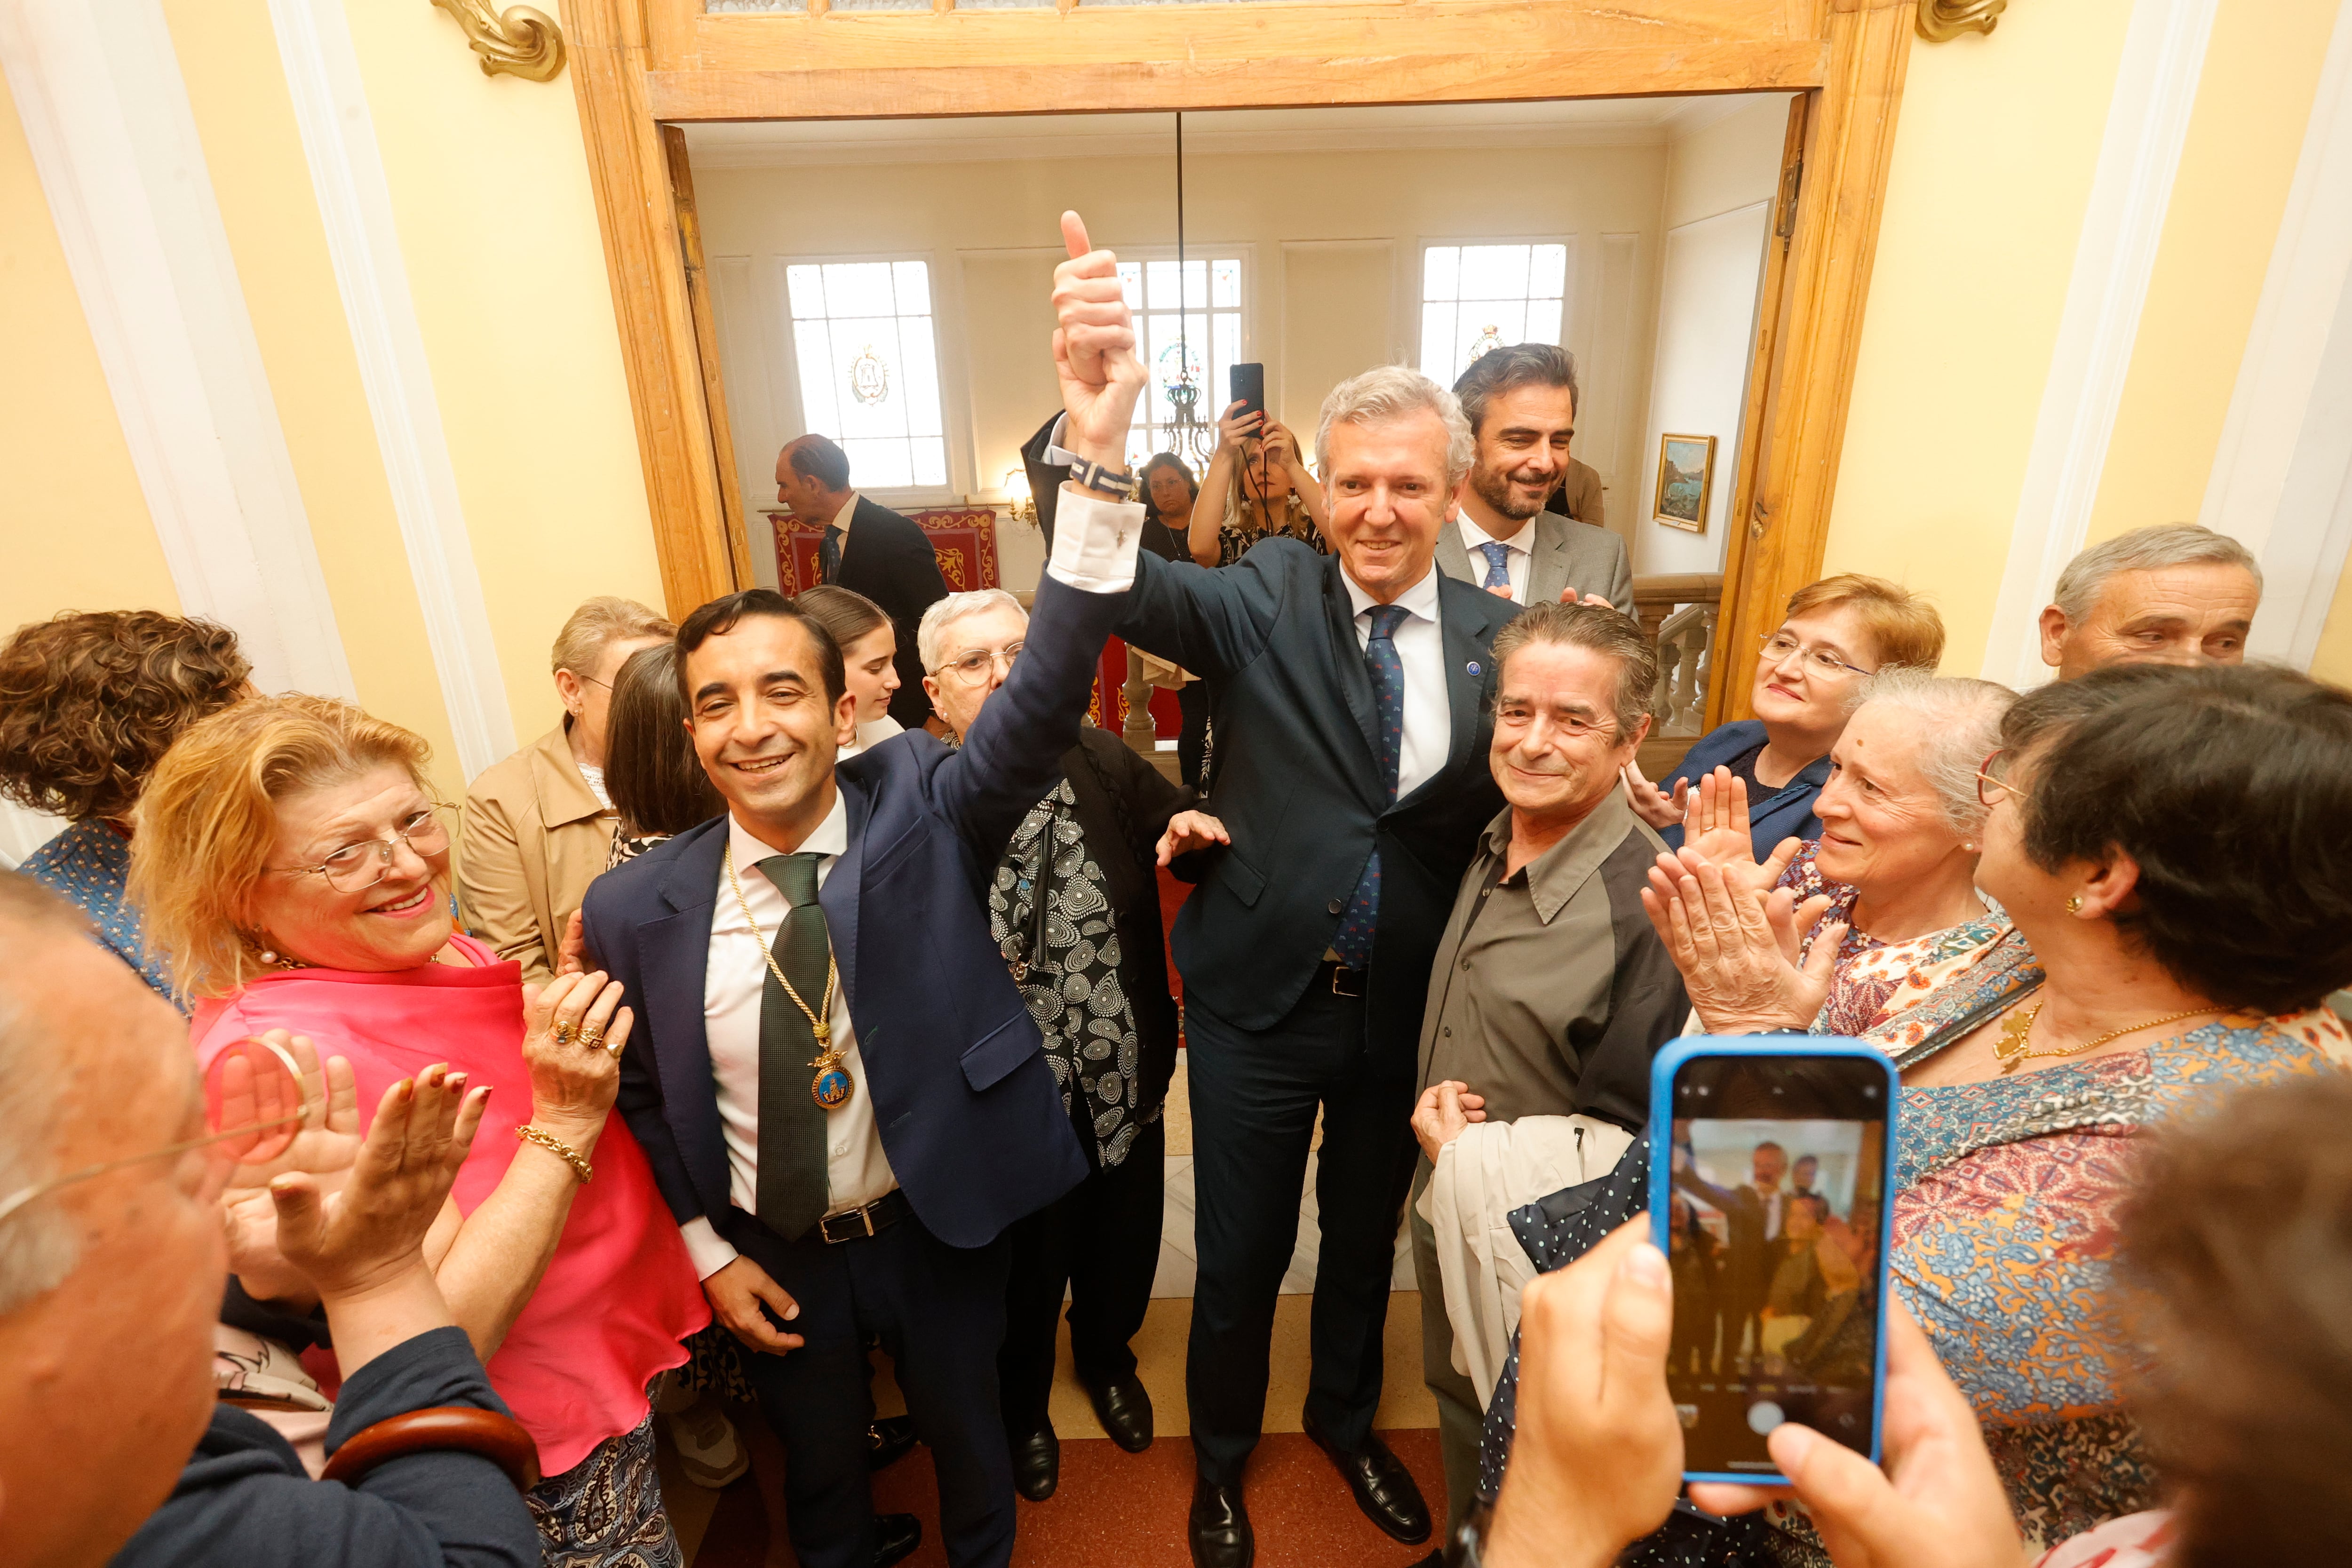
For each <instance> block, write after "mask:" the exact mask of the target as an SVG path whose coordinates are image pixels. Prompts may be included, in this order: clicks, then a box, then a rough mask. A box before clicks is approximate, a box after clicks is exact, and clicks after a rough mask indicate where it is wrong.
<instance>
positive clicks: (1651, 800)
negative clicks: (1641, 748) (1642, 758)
mask: <svg viewBox="0 0 2352 1568" xmlns="http://www.w3.org/2000/svg"><path fill="white" fill-rule="evenodd" d="M1689 795H1690V780H1688V779H1676V780H1675V789H1674V793H1673V794H1672V795H1668V794H1667V793H1666V792H1665V790H1664V789H1663V788H1661V787H1660V786H1658V785H1656V784H1652V783H1651V782H1650V781H1649V780H1648V779H1646V778H1644V777H1643V776H1642V764H1641V763H1639V762H1631V763H1626V764H1625V802H1626V804H1627V805H1631V806H1632V807H1633V815H1634V816H1638V817H1640V818H1641V819H1642V820H1643V821H1644V822H1646V823H1648V824H1649V825H1650V826H1652V827H1676V826H1681V824H1682V821H1683V817H1684V815H1685V808H1684V805H1683V803H1684V801H1685V800H1686V799H1687V798H1688V797H1689Z"/></svg>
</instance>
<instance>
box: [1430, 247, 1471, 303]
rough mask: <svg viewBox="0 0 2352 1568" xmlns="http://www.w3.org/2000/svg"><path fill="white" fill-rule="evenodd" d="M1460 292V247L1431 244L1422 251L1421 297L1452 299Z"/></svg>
mask: <svg viewBox="0 0 2352 1568" xmlns="http://www.w3.org/2000/svg"><path fill="white" fill-rule="evenodd" d="M1461 292H1462V247H1460V246H1458V245H1433V246H1431V247H1429V248H1428V249H1427V250H1424V251H1423V252H1422V260H1421V297H1422V298H1423V300H1452V299H1455V298H1457V297H1458V296H1459V295H1460V294H1461Z"/></svg>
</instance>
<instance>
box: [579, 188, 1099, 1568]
mask: <svg viewBox="0 0 2352 1568" xmlns="http://www.w3.org/2000/svg"><path fill="white" fill-rule="evenodd" d="M1064 226H1065V227H1064V232H1065V234H1066V237H1067V239H1068V243H1069V245H1070V248H1071V254H1072V255H1073V257H1075V258H1077V259H1074V260H1072V261H1070V262H1068V263H1066V264H1065V266H1064V267H1063V268H1061V269H1060V270H1059V271H1057V273H1056V277H1055V282H1056V291H1055V300H1056V304H1057V306H1059V307H1060V308H1061V310H1062V315H1063V325H1062V328H1061V329H1060V330H1059V331H1056V332H1055V337H1054V357H1055V367H1056V369H1057V370H1058V371H1059V373H1060V375H1061V379H1062V383H1063V387H1064V396H1065V402H1066V406H1067V409H1068V412H1069V428H1070V430H1071V431H1072V433H1073V444H1074V445H1075V446H1076V448H1077V450H1078V452H1079V454H1080V455H1081V456H1083V457H1085V458H1088V459H1089V460H1092V461H1097V462H1101V461H1105V460H1108V462H1112V463H1115V462H1117V460H1118V456H1119V453H1120V450H1121V448H1122V447H1123V446H1124V444H1125V442H1126V438H1127V427H1128V420H1129V416H1130V414H1131V413H1132V411H1133V409H1134V405H1135V399H1136V396H1137V395H1138V393H1139V391H1140V390H1141V388H1142V385H1143V370H1142V367H1141V365H1140V364H1139V363H1138V362H1137V361H1136V359H1135V356H1134V353H1133V345H1134V333H1133V331H1132V329H1131V328H1130V327H1129V324H1128V319H1127V312H1126V308H1125V306H1124V305H1123V304H1122V303H1121V302H1120V292H1119V285H1118V267H1117V262H1116V260H1115V259H1114V258H1112V257H1111V256H1110V254H1109V253H1108V251H1094V252H1091V253H1086V252H1087V247H1086V230H1085V228H1084V226H1081V225H1080V224H1079V223H1078V221H1077V218H1076V216H1075V215H1068V216H1065V218H1064ZM1081 253H1085V254H1081ZM1090 477H1091V478H1092V479H1100V478H1101V477H1102V475H1101V474H1100V473H1093V474H1092V475H1091V476H1090ZM1077 493H1078V492H1076V491H1075V490H1074V491H1073V492H1072V495H1073V496H1076V494H1077ZM1114 510H1115V509H1114ZM1136 538H1137V530H1136V529H1134V528H1132V527H1127V528H1122V527H1120V526H1119V525H1118V519H1117V518H1116V516H1112V517H1109V518H1108V520H1101V521H1093V522H1090V521H1076V522H1074V523H1072V524H1071V526H1069V527H1067V528H1066V529H1065V530H1064V531H1063V532H1062V534H1061V536H1060V538H1059V540H1058V541H1057V544H1058V548H1057V549H1056V551H1055V554H1054V556H1053V558H1052V559H1051V560H1050V561H1049V562H1048V563H1047V564H1046V569H1045V575H1044V577H1043V579H1042V580H1041V581H1040V582H1039V584H1038V585H1037V601H1036V607H1035V612H1034V616H1033V617H1032V619H1031V621H1030V625H1029V635H1028V637H1027V641H1026V645H1025V647H1024V651H1023V653H1022V657H1021V660H1020V662H1019V664H1018V665H1016V666H1015V667H1014V668H1013V670H1012V671H1011V673H1010V674H1009V675H1008V676H1007V678H1006V679H1005V683H1004V685H1003V688H1002V689H999V690H998V691H997V692H996V693H995V695H994V696H992V698H991V699H990V700H989V701H988V704H987V707H986V708H985V710H982V713H981V714H980V716H979V717H978V718H977V719H975V720H974V721H972V723H971V726H970V727H969V729H968V731H967V732H966V733H965V735H964V738H963V744H962V746H961V749H957V750H950V748H948V747H947V746H945V745H943V744H941V743H940V742H939V741H937V740H935V739H933V738H932V737H930V736H929V735H923V734H913V733H909V734H906V735H898V736H893V737H891V738H890V740H888V741H887V742H884V743H882V744H881V745H878V746H876V747H874V748H873V749H871V750H869V751H866V752H862V753H860V754H858V755H857V756H856V757H853V758H851V759H849V760H848V761H846V762H843V763H840V764H839V765H838V766H836V765H835V757H836V753H837V752H838V749H839V748H840V747H841V746H843V745H845V744H847V743H848V742H849V741H850V740H851V738H852V737H853V735H854V734H855V732H856V730H855V724H854V717H855V710H856V703H855V701H854V700H853V699H851V698H850V697H849V696H848V695H847V694H846V693H845V690H844V687H843V679H842V666H841V654H840V650H839V649H838V648H836V647H835V646H834V644H833V642H832V639H831V638H830V637H827V636H826V635H825V633H824V628H823V627H822V626H819V625H818V624H817V623H816V622H815V621H814V620H813V619H811V618H810V617H809V616H806V615H804V614H803V613H802V612H800V611H799V610H796V609H795V608H793V605H792V604H791V602H790V601H788V600H786V599H784V598H783V597H782V595H777V594H774V593H772V592H770V591H768V590H766V589H752V590H750V591H747V592H744V593H739V594H734V595H729V596H728V597H726V598H723V599H719V600H714V601H713V602H712V603H710V604H709V605H704V606H702V607H701V608H700V609H698V610H697V611H695V612H694V614H693V615H691V616H688V617H687V619H686V622H685V624H684V625H683V626H680V627H679V629H678V638H677V649H678V670H679V684H680V687H681V689H682V693H683V695H684V697H685V698H686V701H687V709H688V732H689V734H690V735H691V737H692V740H693V743H694V748H695V753H696V755H697V757H698V759H699V760H700V762H701V763H702V767H703V771H704V772H705V773H709V775H710V779H711V782H712V784H714V785H715V786H716V787H717V789H718V791H719V794H720V795H722V796H724V797H725V799H726V801H727V805H728V810H727V814H726V815H725V816H720V817H718V818H715V819H714V820H712V821H710V822H707V823H705V824H703V825H702V826H699V827H696V828H692V829H689V830H688V831H687V832H685V833H681V834H679V835H678V836H677V837H675V838H672V839H669V840H667V842H665V843H663V844H661V845H659V846H657V847H655V848H653V849H651V850H649V851H647V852H646V854H644V855H642V856H640V857H638V858H636V859H635V860H632V861H630V862H629V863H628V864H627V865H625V866H623V867H621V868H618V869H617V870H614V871H613V872H611V873H609V874H607V875H605V876H604V877H603V878H600V879H598V880H597V881H596V882H595V883H594V884H593V886H592V887H591V888H590V889H589V891H588V900H587V905H586V909H585V910H584V917H585V928H586V932H585V934H586V938H587V945H588V950H589V951H590V952H592V953H593V954H595V955H596V960H597V962H598V963H599V964H600V965H601V966H602V967H604V968H605V969H606V970H607V971H608V972H609V973H612V975H613V976H614V978H615V979H617V980H619V981H620V982H621V983H622V984H624V985H625V987H627V990H628V993H629V995H630V998H631V1005H633V1006H635V1009H636V1016H637V1020H638V1024H637V1029H638V1033H637V1035H636V1036H635V1038H634V1039H633V1040H632V1041H631V1048H630V1050H629V1053H628V1055H627V1056H626V1057H625V1058H623V1059H622V1064H621V1080H622V1081H621V1091H620V1099H619V1107H620V1110H621V1111H622V1113H623V1114H624V1115H625V1116H626V1117H627V1118H628V1121H629V1127H630V1131H633V1132H634V1133H635V1135H636V1138H637V1142H639V1143H640V1144H641V1145H643V1147H644V1148H645V1151H646V1159H647V1160H648V1161H649V1162H650V1163H652V1166H653V1171H654V1176H655V1180H656V1183H657V1184H659V1186H660V1188H661V1193H662V1196H663V1198H664V1199H665V1200H666V1201H667V1203H668V1204H669V1205H670V1210H671V1212H672V1213H673V1214H674V1215H676V1216H677V1220H678V1222H679V1228H680V1230H681V1231H683V1232H684V1234H685V1237H686V1243H687V1249H688V1252H689V1254H690V1255H691V1256H692V1257H693V1258H694V1260H695V1266H696V1268H697V1270H698V1273H700V1275H701V1276H702V1281H703V1290H704V1292H705V1294H707V1295H708V1296H709V1298H710V1303H711V1308H712V1310H713V1312H714V1314H715V1315H716V1316H717V1317H718V1319H719V1321H721V1322H722V1323H724V1324H725V1325H726V1326H727V1328H728V1330H729V1331H730V1332H732V1333H733V1334H734V1335H735V1336H736V1337H737V1338H738V1339H739V1340H740V1341H742V1342H743V1343H744V1344H745V1345H746V1346H747V1347H748V1348H749V1350H750V1351H751V1353H750V1354H749V1355H747V1356H746V1357H745V1362H746V1371H747V1373H748V1375H749V1377H750V1379H751V1385H752V1386H753V1388H755V1389H756V1390H758V1392H759V1394H760V1396H761V1409H762V1412H763V1414H764V1415H766V1417H767V1419H768V1421H769V1423H770V1424H771V1425H772V1426H773V1427H774V1428H775V1430H776V1434H777V1436H779V1437H780V1438H781V1439H782V1442H783V1445H784V1448H785V1453H786V1473H785V1483H784V1491H785V1499H786V1508H787V1516H788V1518H787V1522H788V1527H789V1529H790V1531H791V1535H792V1541H793V1552H794V1554H795V1555H796V1556H797V1558H798V1560H799V1561H800V1563H802V1564H803V1568H876V1565H877V1564H887V1563H894V1562H896V1561H898V1559H900V1558H902V1557H904V1556H905V1555H906V1554H907V1553H908V1552H911V1551H912V1550H914V1547H915V1544H916V1542H917V1541H918V1540H919V1531H918V1530H917V1529H916V1527H915V1521H914V1520H913V1518H912V1516H894V1517H893V1518H892V1519H890V1520H889V1521H881V1528H878V1529H877V1521H876V1520H875V1518H874V1516H873V1504H872V1491H871V1488H870V1484H869V1480H868V1471H867V1459H866V1453H867V1447H866V1426H867V1423H868V1422H869V1421H870V1420H871V1419H872V1415H873V1403H872V1399H871V1397H870V1395H869V1394H868V1391H867V1387H866V1340H867V1337H868V1336H869V1335H878V1336H879V1338H880V1339H881V1342H882V1345H883V1348H884V1349H885V1350H886V1351H887V1352H889V1354H890V1357H891V1360H892V1362H893V1363H895V1367H896V1371H897V1373H898V1384H899V1387H900V1388H901V1389H902V1390H903V1391H904V1392H905V1394H906V1396H907V1407H908V1414H909V1415H912V1416H913V1418H914V1422H915V1428H916V1431H917V1433H918V1435H919V1436H920V1437H921V1438H922V1439H923V1441H924V1442H925V1443H926V1444H927V1445H928V1446H929V1447H930V1449H931V1454H932V1458H933V1461H934V1464H935V1467H936V1470H937V1474H938V1477H939V1489H940V1527H941V1531H942V1533H943V1534H944V1536H945V1545H946V1547H947V1556H948V1561H949V1562H950V1563H953V1564H956V1565H957V1568H1004V1565H1005V1564H1007V1563H1010V1562H1011V1560H1012V1555H1013V1527H1014V1517H1015V1515H1014V1507H1015V1505H1014V1502H1013V1471H1012V1465H1011V1461H1010V1459H1009V1458H1008V1457H1007V1454H1006V1449H1005V1439H1004V1426H1003V1417H1002V1415H1001V1414H1000V1412H999V1409H998V1391H997V1382H996V1355H997V1348H998V1345H999V1342H1001V1341H1002V1340H1003V1333H1004V1290H1005V1273H1006V1260H1007V1249H1006V1246H1005V1243H1004V1241H1003V1232H1004V1231H1005V1229H1006V1227H1007V1226H1011V1225H1012V1224H1013V1222H1014V1221H1016V1220H1018V1219H1020V1218H1022V1217H1023V1216H1024V1215H1029V1214H1032V1213H1034V1212H1035V1211H1036V1210H1038V1209H1041V1208H1043V1207H1045V1205H1048V1204H1050V1203H1052V1202H1054V1201H1055V1199H1056V1198H1058V1197H1060V1196H1061V1195H1062V1194H1064V1193H1066V1192H1068V1191H1069V1190H1070V1189H1071V1188H1072V1187H1074V1186H1076V1184H1078V1183H1079V1182H1080V1181H1081V1180H1082V1179H1083V1178H1084V1177H1085V1175H1086V1173H1087V1161H1086V1157H1085V1155H1084V1154H1083V1153H1081V1152H1080V1151H1079V1148H1078V1143H1077V1139H1076V1135H1075V1133H1074V1132H1073V1131H1072V1128H1071V1123H1070V1118H1069V1115H1068V1113H1067V1112H1066V1110H1064V1109H1063V1106H1062V1099H1061V1092H1060V1090H1059V1089H1057V1088H1056V1087H1055V1079H1054V1074H1053V1072H1052V1070H1051V1069H1050V1068H1049V1067H1048V1065H1047V1063H1046V1060H1045V1054H1044V1051H1043V1049H1042V1041H1041V1037H1040V1036H1039V1034H1038V1030H1037V1026H1036V1024H1035V1023H1034V1021H1033V1020H1032V1019H1031V1017H1030V1016H1029V1011H1028V1008H1027V1007H1026V1005H1024V1002H1023V999H1022V996H1021V993H1020V991H1019V990H1018V989H1017V988H1016V987H1015V985H1014V984H1013V977H1012V975H1011V974H1010V973H1008V972H1007V970H1006V968H1005V964H1004V959H1003V954H1002V953H1001V952H999V950H998V947H997V944H996V942H995V941H994V940H993V939H992V936H991V935H990V931H989V921H988V914H987V910H986V907H985V905H984V903H983V899H984V896H985V889H986V879H987V874H988V872H989V870H990V869H991V868H993V866H994V865H995V863H996V859H997V857H998V856H999V854H1000V853H1001V852H1002V851H1003V846H1004V844H1005V841H1006V839H1007V838H1008V837H1010V836H1011V834H1012V832H1013V828H1014V827H1015V826H1017V825H1018V824H1019V823H1020V821H1021V820H1022V818H1023V817H1024V816H1026V815H1027V813H1028V811H1029V809H1030V808H1031V807H1032V806H1033V805H1035V804H1036V802H1037V798H1038V797H1039V796H1040V795H1043V794H1044V793H1045V791H1046V789H1047V788H1048V787H1050V786H1051V785H1052V784H1053V782H1054V780H1055V776H1056V774H1057V772H1058V770H1059V767H1060V759H1061V757H1062V755H1063V753H1065V752H1067V751H1068V750H1069V749H1070V748H1071V747H1072V746H1073V745H1075V744H1076V742H1077V739H1078V731H1079V725H1080V721H1081V719H1082V718H1083V716H1084V714H1085V712H1086V708H1087V693H1088V690H1089V689H1090V688H1091V687H1092V685H1093V681H1094V671H1095V666H1096V663H1097V660H1098V659H1099V658H1100V657H1101V654H1102V648H1103V643H1104V638H1105V636H1106V634H1107V633H1108V630H1109V626H1110V622H1111V621H1112V619H1113V618H1114V617H1115V616H1117V614H1118V611H1119V609H1120V608H1121V606H1122V605H1124V604H1125V595H1126V593H1127V590H1128V589H1129V585H1130V584H1131V583H1132V582H1133V574H1134V560H1135V555H1136ZM853 558H854V552H853Z"/></svg>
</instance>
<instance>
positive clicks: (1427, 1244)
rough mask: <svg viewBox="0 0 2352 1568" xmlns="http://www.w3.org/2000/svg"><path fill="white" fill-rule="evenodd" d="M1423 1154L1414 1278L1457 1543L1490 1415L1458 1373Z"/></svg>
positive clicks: (1414, 1202)
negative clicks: (1426, 1201) (1424, 1210)
mask: <svg viewBox="0 0 2352 1568" xmlns="http://www.w3.org/2000/svg"><path fill="white" fill-rule="evenodd" d="M1430 1175H1431V1168H1430V1163H1429V1161H1428V1159H1427V1157H1426V1156H1424V1157H1423V1159H1422V1161H1421V1163H1419V1165H1417V1166H1416V1167H1415V1168H1414V1170H1413V1173H1412V1198H1411V1200H1410V1201H1409V1202H1407V1204H1406V1205H1405V1214H1406V1215H1407V1217H1408V1220H1409V1222H1410V1223H1411V1225H1412V1274H1413V1279H1415V1280H1416V1281H1417V1282H1418V1283H1419V1284H1420V1287H1421V1380H1422V1381H1423V1383H1425V1384H1428V1385H1429V1392H1430V1393H1431V1394H1434V1395H1436V1397H1437V1451H1438V1453H1439V1455H1440V1456H1441V1457H1442V1458H1444V1461H1445V1535H1444V1539H1445V1540H1447V1541H1451V1540H1453V1539H1454V1531H1455V1530H1456V1529H1457V1528H1459V1527H1460V1525H1461V1523H1462V1520H1463V1517H1464V1516H1465V1514H1467V1513H1468V1512H1469V1511H1470V1509H1471V1505H1472V1504H1473V1503H1475V1501H1476V1500H1477V1498H1478V1445H1479V1440H1480V1438H1481V1436H1482V1435H1483V1434H1484V1433H1485V1431H1486V1411H1485V1410H1484V1409H1482V1408H1481V1407H1480V1405H1479V1404H1478V1390H1477V1389H1476V1388H1475V1386H1474V1385H1473V1384H1471V1382H1470V1380H1469V1379H1468V1378H1467V1377H1465V1376H1464V1375H1463V1374H1462V1373H1458V1372H1456V1371H1454V1325H1453V1324H1452V1323H1451V1322H1449V1321H1447V1320H1446V1316H1445V1285H1444V1281H1443V1280H1441V1279H1439V1278H1438V1277H1437V1234H1436V1232H1434V1231H1433V1230H1431V1229H1430V1228H1429V1222H1428V1221H1427V1220H1425V1219H1423V1218H1422V1217H1421V1209H1420V1204H1421V1190H1422V1188H1423V1187H1425V1186H1427V1185H1428V1184H1429V1178H1430Z"/></svg>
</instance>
